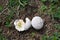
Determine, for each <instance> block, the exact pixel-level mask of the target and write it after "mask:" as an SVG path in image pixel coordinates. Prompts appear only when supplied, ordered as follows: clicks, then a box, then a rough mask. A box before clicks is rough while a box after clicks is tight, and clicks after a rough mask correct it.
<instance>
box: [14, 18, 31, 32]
mask: <svg viewBox="0 0 60 40" xmlns="http://www.w3.org/2000/svg"><path fill="white" fill-rule="evenodd" d="M14 25H15V29H16V30H18V31H25V30H28V29H29V28H30V27H31V21H30V19H29V18H26V23H25V22H24V21H23V20H22V19H17V20H15V22H14Z"/></svg>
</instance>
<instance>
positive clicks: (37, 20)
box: [31, 16, 44, 30]
mask: <svg viewBox="0 0 60 40" xmlns="http://www.w3.org/2000/svg"><path fill="white" fill-rule="evenodd" d="M31 24H32V26H33V28H35V29H37V30H38V29H41V28H42V27H43V24H44V21H43V19H42V18H41V17H39V16H35V17H33V19H32V21H31Z"/></svg>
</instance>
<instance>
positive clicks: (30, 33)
mask: <svg viewBox="0 0 60 40" xmlns="http://www.w3.org/2000/svg"><path fill="white" fill-rule="evenodd" d="M8 2H9V1H8V0H0V5H2V6H3V11H2V12H1V13H0V20H1V22H0V29H2V34H3V35H4V36H5V37H6V39H7V40H42V36H43V35H44V34H47V35H48V36H51V35H52V34H53V33H54V32H57V30H56V28H54V23H59V22H60V21H59V22H58V21H56V20H53V19H52V17H51V16H50V15H48V14H46V13H44V12H41V13H42V14H39V12H38V11H37V10H38V9H39V7H40V6H41V5H42V4H41V2H39V1H36V0H35V1H34V0H33V1H32V2H35V4H32V3H31V4H32V5H26V7H25V9H23V10H19V15H18V14H17V13H16V14H14V15H13V17H12V19H11V20H10V21H11V27H9V28H8V27H6V26H5V23H6V20H7V19H6V16H7V15H9V14H8V11H9V10H8V8H7V4H8ZM37 2H38V3H37ZM46 5H47V6H48V4H46ZM17 15H18V16H17ZM36 15H38V16H40V17H42V19H43V20H44V26H43V28H42V29H40V30H35V29H34V28H32V27H31V28H30V29H29V30H27V31H23V32H19V31H17V30H16V29H15V27H14V24H13V22H14V20H15V19H19V18H21V19H24V20H25V17H29V18H30V20H31V19H32V18H33V17H34V16H36Z"/></svg>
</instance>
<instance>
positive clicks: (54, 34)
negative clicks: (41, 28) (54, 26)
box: [42, 32, 60, 40]
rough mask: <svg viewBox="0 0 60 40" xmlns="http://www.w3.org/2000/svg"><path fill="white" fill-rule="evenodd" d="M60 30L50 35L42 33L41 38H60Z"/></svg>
mask: <svg viewBox="0 0 60 40" xmlns="http://www.w3.org/2000/svg"><path fill="white" fill-rule="evenodd" d="M59 37H60V32H55V33H53V35H52V36H47V35H43V36H42V40H60V38H59Z"/></svg>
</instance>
